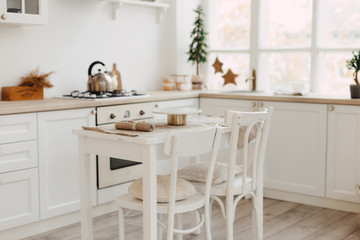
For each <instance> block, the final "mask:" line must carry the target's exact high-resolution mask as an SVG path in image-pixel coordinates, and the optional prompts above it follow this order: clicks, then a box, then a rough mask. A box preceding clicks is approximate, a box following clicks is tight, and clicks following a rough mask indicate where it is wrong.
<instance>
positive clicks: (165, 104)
mask: <svg viewBox="0 0 360 240" xmlns="http://www.w3.org/2000/svg"><path fill="white" fill-rule="evenodd" d="M154 106H155V107H158V108H175V107H193V108H198V107H199V99H198V98H187V99H176V100H166V101H158V102H154Z"/></svg>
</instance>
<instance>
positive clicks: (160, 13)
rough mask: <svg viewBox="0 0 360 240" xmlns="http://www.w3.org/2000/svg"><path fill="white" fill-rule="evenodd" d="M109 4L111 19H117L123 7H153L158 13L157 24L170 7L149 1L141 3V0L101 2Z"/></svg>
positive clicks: (107, 0) (109, 0)
mask: <svg viewBox="0 0 360 240" xmlns="http://www.w3.org/2000/svg"><path fill="white" fill-rule="evenodd" d="M102 1H106V2H110V3H111V4H112V5H113V19H114V20H115V19H116V18H117V14H118V10H119V9H120V8H121V7H123V6H124V5H134V6H143V7H153V8H157V11H158V23H159V22H160V21H161V20H162V17H163V14H164V12H166V10H167V9H168V8H169V7H170V5H169V4H167V3H158V2H156V1H155V2H150V1H141V0H102Z"/></svg>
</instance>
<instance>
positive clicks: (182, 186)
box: [128, 175, 196, 203]
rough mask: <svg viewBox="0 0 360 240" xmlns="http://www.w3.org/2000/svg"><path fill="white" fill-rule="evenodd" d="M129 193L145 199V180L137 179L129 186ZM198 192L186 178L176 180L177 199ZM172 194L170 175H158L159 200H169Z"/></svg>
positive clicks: (164, 201)
mask: <svg viewBox="0 0 360 240" xmlns="http://www.w3.org/2000/svg"><path fill="white" fill-rule="evenodd" d="M128 191H129V193H130V194H131V195H132V196H134V197H136V198H139V199H141V200H142V199H143V180H142V178H138V179H136V180H135V181H134V182H133V183H132V184H131V185H130V186H129V188H128ZM194 194H196V190H195V188H194V186H193V185H192V184H191V183H190V182H188V181H186V180H184V179H180V178H178V179H177V182H176V198H175V199H176V201H179V200H183V199H186V198H188V197H191V196H192V195H194ZM169 195H170V175H157V202H163V203H166V202H169Z"/></svg>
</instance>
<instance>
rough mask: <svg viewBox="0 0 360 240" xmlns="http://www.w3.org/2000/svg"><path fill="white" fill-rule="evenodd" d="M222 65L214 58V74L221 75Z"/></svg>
mask: <svg viewBox="0 0 360 240" xmlns="http://www.w3.org/2000/svg"><path fill="white" fill-rule="evenodd" d="M223 65H224V64H223V63H222V62H220V60H219V58H218V57H216V59H215V62H214V64H213V65H212V66H213V67H214V68H215V74H216V73H218V72H220V73H223V70H222V66H223Z"/></svg>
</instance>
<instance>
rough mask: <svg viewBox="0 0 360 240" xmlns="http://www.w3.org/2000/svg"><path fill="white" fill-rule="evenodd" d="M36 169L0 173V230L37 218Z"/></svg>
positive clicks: (37, 191) (36, 219)
mask: <svg viewBox="0 0 360 240" xmlns="http://www.w3.org/2000/svg"><path fill="white" fill-rule="evenodd" d="M38 186H39V184H38V169H37V168H32V169H27V170H22V171H16V172H10V173H3V174H0V196H1V197H0V231H1V230H4V229H8V228H12V227H16V226H20V225H23V224H27V223H31V222H34V221H38V220H39V187H38Z"/></svg>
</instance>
